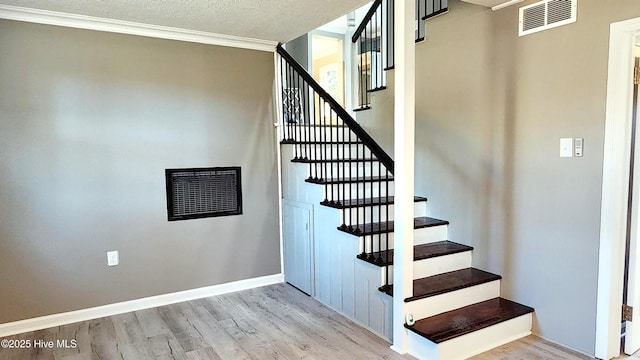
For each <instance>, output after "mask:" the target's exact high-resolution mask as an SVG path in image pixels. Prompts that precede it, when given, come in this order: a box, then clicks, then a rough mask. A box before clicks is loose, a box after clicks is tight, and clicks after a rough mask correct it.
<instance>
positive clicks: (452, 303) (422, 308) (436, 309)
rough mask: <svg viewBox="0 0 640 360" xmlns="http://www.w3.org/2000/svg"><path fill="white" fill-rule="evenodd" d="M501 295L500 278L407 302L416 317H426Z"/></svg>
mask: <svg viewBox="0 0 640 360" xmlns="http://www.w3.org/2000/svg"><path fill="white" fill-rule="evenodd" d="M499 296H500V280H495V281H491V282H488V283H484V284H480V285H475V286H471V287H468V288H464V289H460V290H456V291H450V292H447V293H444V294H440V295H435V296H430V297H427V298H424V299H419V300H414V301H409V302H407V311H408V312H410V313H411V314H413V317H414V319H424V318H427V317H430V316H434V315H438V314H441V313H443V312H447V311H451V310H455V309H458V308H462V307H465V306H469V305H473V304H477V303H479V302H483V301H486V300H490V299H493V298H496V297H499Z"/></svg>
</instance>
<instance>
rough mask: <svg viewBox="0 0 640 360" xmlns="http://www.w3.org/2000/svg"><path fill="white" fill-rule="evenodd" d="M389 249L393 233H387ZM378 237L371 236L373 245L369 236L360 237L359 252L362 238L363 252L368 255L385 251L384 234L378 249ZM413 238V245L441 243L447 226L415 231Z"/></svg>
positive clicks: (391, 247)
mask: <svg viewBox="0 0 640 360" xmlns="http://www.w3.org/2000/svg"><path fill="white" fill-rule="evenodd" d="M388 235H389V247H388V248H389V249H393V233H392V232H391V233H389V234H388ZM378 236H379V235H373V243H372V242H371V241H370V239H371V237H372V236H370V235H368V236H364V237H362V236H361V237H360V240H359V242H360V252H362V250H363V241H362V238H364V239H365V241H364V250H365V251H366V252H367V253H369V252H375V251H380V250H386V249H387V247H386V244H385V241H384V239H385V234H382V236H383V241H382V245H381V246H382V247H381V248H379V245H378ZM413 236H414V244H416V245H419V244H429V243H433V242H436V241H443V240H447V225H440V226H431V227H426V228H420V229H415V230H414V231H413ZM418 241H424V242H420V243H418Z"/></svg>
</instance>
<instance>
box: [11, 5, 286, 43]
mask: <svg viewBox="0 0 640 360" xmlns="http://www.w3.org/2000/svg"><path fill="white" fill-rule="evenodd" d="M0 19H8V20H17V21H25V22H31V23H38V24H46V25H56V26H65V27H71V28H76V29H86V30H96V31H105V32H112V33H119V34H128V35H138V36H146V37H152V38H159V39H169V40H178V41H186V42H194V43H200V44H208V45H219V46H228V47H235V48H242V49H251V50H259V51H268V52H274V51H275V48H276V45H277V44H278V43H277V42H276V41H269V40H261V39H251V38H244V37H239V36H231V35H223V34H215V33H210V32H204V31H196V30H187V29H181V28H174V27H168V26H159V25H150V24H143V23H136V22H130V21H122V20H113V19H106V18H100V17H94V16H86V15H76V14H69V13H63V12H56V11H48V10H38V9H31V8H25V7H18V6H10V5H0Z"/></svg>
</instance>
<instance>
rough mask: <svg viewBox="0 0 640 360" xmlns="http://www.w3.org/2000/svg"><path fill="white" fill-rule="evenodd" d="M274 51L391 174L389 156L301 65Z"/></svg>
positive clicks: (391, 165)
mask: <svg viewBox="0 0 640 360" xmlns="http://www.w3.org/2000/svg"><path fill="white" fill-rule="evenodd" d="M276 51H277V52H278V54H279V55H280V56H282V57H283V58H284V59H285V60H286V61H287V63H289V65H290V66H291V67H292V68H293V69H294V70H295V71H296V72H297V73H298V74H300V76H301V77H302V79H303V80H304V81H306V82H307V83H308V84H309V86H311V88H313V90H314V91H315V92H316V93H317V94H318V95H319V96H320V97H321V98H322V99H323V100H324V101H326V102H327V103H329V105H330V106H331V108H332V110H333V111H335V112H336V114H337V115H338V116H339V117H340V118H341V119H342V121H343V122H344V123H345V124H346V125H347V126H348V127H349V129H351V131H353V133H354V134H355V135H356V136H357V137H358V138H359V139H360V140H361V141H362V143H363V144H364V145H365V146H367V147H368V148H369V149H370V150H371V153H373V154H374V155H375V156H376V158H377V159H378V160H379V161H380V162H381V163H382V164H383V165H384V166H385V167H386V168H387V170H388V171H389V172H390V173H391V174H393V168H394V161H393V159H392V158H391V156H389V154H387V153H386V151H384V149H382V147H381V146H380V145H379V144H378V143H377V142H376V141H375V140H374V139H373V138H372V137H371V136H370V135H369V134H368V133H367V132H366V131H365V130H364V129H363V128H362V127H361V126H360V124H358V123H357V122H356V121H355V120H354V119H353V117H351V115H349V113H348V112H347V110H345V109H344V108H343V107H342V105H340V104H339V103H338V102H337V101H336V100H335V99H334V98H333V97H332V96H331V95H329V93H328V92H326V91H325V90H324V89H323V88H322V86H320V84H318V82H317V81H316V80H315V79H314V78H313V76H311V75H310V74H309V73H308V72H307V70H305V68H304V67H302V65H300V64H299V63H298V62H297V61H296V60H295V59H294V58H293V57H292V56H291V55H289V53H288V52H287V51H286V50H285V49H284V48H283V47H282V44H278V46H277V48H276Z"/></svg>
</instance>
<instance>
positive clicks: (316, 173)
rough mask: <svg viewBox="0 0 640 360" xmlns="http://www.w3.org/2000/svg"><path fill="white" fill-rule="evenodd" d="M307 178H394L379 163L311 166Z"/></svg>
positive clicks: (320, 164)
mask: <svg viewBox="0 0 640 360" xmlns="http://www.w3.org/2000/svg"><path fill="white" fill-rule="evenodd" d="M307 176H313V177H323V176H324V177H327V178H339V179H343V178H350V177H362V176H377V177H385V176H388V177H393V175H391V173H390V172H388V171H387V169H386V168H385V167H384V165H381V164H380V162H378V161H373V162H371V161H366V162H352V163H351V164H350V163H348V162H346V163H315V164H309V165H307Z"/></svg>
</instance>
